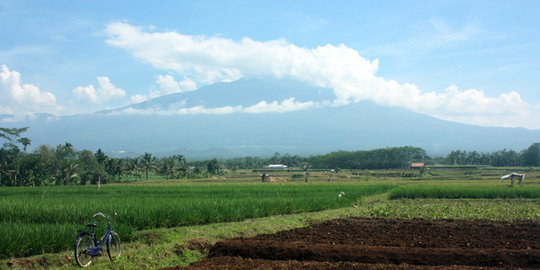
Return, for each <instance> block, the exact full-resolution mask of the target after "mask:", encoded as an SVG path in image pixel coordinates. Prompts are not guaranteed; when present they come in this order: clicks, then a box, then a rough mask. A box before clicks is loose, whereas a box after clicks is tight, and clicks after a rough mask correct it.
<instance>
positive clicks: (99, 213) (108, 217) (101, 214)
mask: <svg viewBox="0 0 540 270" xmlns="http://www.w3.org/2000/svg"><path fill="white" fill-rule="evenodd" d="M96 216H101V217H104V218H107V219H110V218H111V216H106V215H105V214H103V213H101V212H98V213H95V214H93V215H92V217H96ZM114 216H118V214H117V213H116V212H114Z"/></svg>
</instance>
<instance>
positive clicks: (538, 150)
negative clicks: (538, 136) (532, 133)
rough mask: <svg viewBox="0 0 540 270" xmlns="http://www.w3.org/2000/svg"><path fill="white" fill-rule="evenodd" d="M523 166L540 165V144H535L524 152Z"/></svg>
mask: <svg viewBox="0 0 540 270" xmlns="http://www.w3.org/2000/svg"><path fill="white" fill-rule="evenodd" d="M523 165H525V166H538V165H540V143H533V144H531V146H529V148H527V149H526V150H525V151H524V152H523Z"/></svg>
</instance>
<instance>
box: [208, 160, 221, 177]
mask: <svg viewBox="0 0 540 270" xmlns="http://www.w3.org/2000/svg"><path fill="white" fill-rule="evenodd" d="M206 171H207V172H208V174H210V175H216V174H218V173H219V164H218V161H217V159H215V158H214V159H212V160H210V161H208V163H206Z"/></svg>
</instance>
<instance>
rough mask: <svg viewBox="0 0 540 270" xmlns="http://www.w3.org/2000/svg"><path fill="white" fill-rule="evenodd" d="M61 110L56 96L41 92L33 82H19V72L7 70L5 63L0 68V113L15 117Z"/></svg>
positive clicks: (54, 112)
mask: <svg viewBox="0 0 540 270" xmlns="http://www.w3.org/2000/svg"><path fill="white" fill-rule="evenodd" d="M61 110H62V108H61V107H59V106H57V105H56V97H55V96H54V95H53V94H52V93H50V92H43V91H41V90H40V89H39V87H37V86H35V85H33V84H21V74H20V73H19V72H17V71H14V70H13V71H12V70H9V68H8V67H7V66H6V65H2V66H1V70H0V114H10V115H13V116H14V117H15V118H13V119H12V120H14V119H17V118H20V117H24V116H32V115H33V114H35V113H51V114H56V113H59V112H60V111H61Z"/></svg>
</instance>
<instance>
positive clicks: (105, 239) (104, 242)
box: [78, 221, 114, 257]
mask: <svg viewBox="0 0 540 270" xmlns="http://www.w3.org/2000/svg"><path fill="white" fill-rule="evenodd" d="M78 232H79V233H81V234H86V235H88V236H90V238H91V239H92V242H93V243H94V247H93V248H92V249H90V248H86V249H85V253H86V254H88V255H90V256H93V257H97V256H101V255H103V247H104V246H107V247H109V246H110V243H111V237H112V233H113V232H114V231H113V230H112V228H111V223H110V222H109V221H107V228H106V229H105V233H103V236H101V238H99V239H98V238H97V237H96V228H95V227H92V229H91V230H78Z"/></svg>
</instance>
